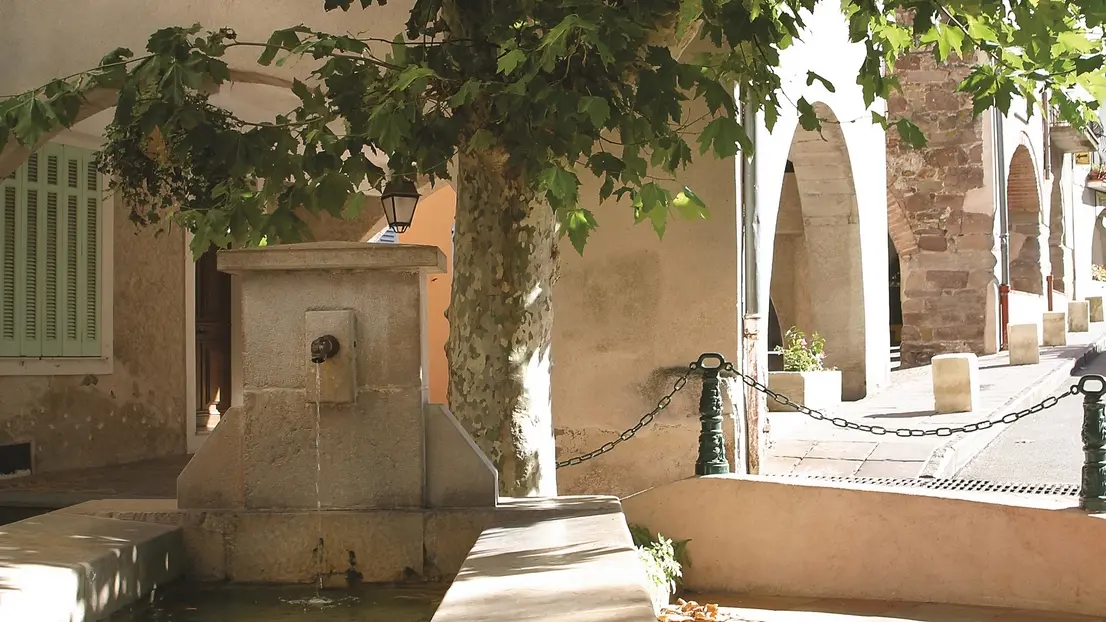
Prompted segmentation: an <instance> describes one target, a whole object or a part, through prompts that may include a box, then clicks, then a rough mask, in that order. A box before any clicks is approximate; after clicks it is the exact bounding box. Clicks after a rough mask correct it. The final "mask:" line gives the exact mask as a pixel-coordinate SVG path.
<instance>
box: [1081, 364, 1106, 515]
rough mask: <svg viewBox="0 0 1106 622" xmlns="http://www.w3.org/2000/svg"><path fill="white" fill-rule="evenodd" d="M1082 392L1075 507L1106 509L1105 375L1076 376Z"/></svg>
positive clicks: (1091, 509) (1101, 510) (1096, 510)
mask: <svg viewBox="0 0 1106 622" xmlns="http://www.w3.org/2000/svg"><path fill="white" fill-rule="evenodd" d="M1079 392H1080V393H1082V394H1083V434H1082V436H1083V479H1082V483H1081V484H1080V486H1079V507H1081V508H1083V509H1084V510H1086V511H1088V512H1106V412H1104V411H1106V409H1104V405H1103V403H1102V395H1103V394H1106V378H1103V377H1102V376H1099V375H1096V374H1091V375H1087V376H1083V377H1082V378H1080V379H1079Z"/></svg>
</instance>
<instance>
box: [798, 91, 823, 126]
mask: <svg viewBox="0 0 1106 622" xmlns="http://www.w3.org/2000/svg"><path fill="white" fill-rule="evenodd" d="M795 109H796V110H798V112H799V125H800V126H801V127H802V128H803V129H804V130H806V131H808V132H815V131H818V130H820V129H822V120H821V119H819V118H818V113H816V112H814V106H812V105H811V103H810V102H808V101H807V100H806V98H805V97H800V98H799V101H798V102H797V103H796V104H795Z"/></svg>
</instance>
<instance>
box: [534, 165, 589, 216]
mask: <svg viewBox="0 0 1106 622" xmlns="http://www.w3.org/2000/svg"><path fill="white" fill-rule="evenodd" d="M539 183H540V185H541V188H542V189H543V190H545V191H546V195H547V196H548V197H549V199H550V202H551V203H553V204H554V206H555V207H559V206H562V205H569V206H575V205H576V203H577V202H578V201H579V196H580V195H579V192H580V178H579V177H577V176H576V173H574V172H572V171H570V170H568V169H566V168H563V167H561V166H558V165H553V166H550V167H548V168H546V169H545V170H543V171H542V172H541V176H540V177H539Z"/></svg>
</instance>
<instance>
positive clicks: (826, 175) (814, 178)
mask: <svg viewBox="0 0 1106 622" xmlns="http://www.w3.org/2000/svg"><path fill="white" fill-rule="evenodd" d="M815 110H816V111H817V113H818V115H819V117H821V118H822V119H826V120H827V122H826V123H825V124H824V126H823V129H822V132H821V133H819V132H809V131H805V130H802V129H797V130H796V132H795V136H794V138H793V139H792V143H791V150H790V154H789V161H788V165H787V168H786V169H785V172H784V178H783V188H782V190H781V193H780V204H779V211H778V216H777V219H776V231H775V240H774V251H773V259H772V281H771V286H770V290H771V295H770V297H771V300H772V302H773V303H774V304H773V306H774V307H775V311H776V314H777V317H778V318H779V325H780V328H781V329H782V330H783V331H784V332H786V331H787V329H789V328H791V327H795V328H798V329H799V330H801V331H803V332H804V333H806V334H808V335H810V334H811V333H815V332H816V333H819V334H820V335H821V336H823V337H824V338H825V339H826V361H825V362H826V365H828V366H832V367H836V368H837V369H840V370H841V375H842V396H843V397H844V398H845V399H859V398H861V397H863V396H864V395H865V393H866V390H867V384H866V376H865V374H866V367H867V364H866V360H865V354H866V335H865V308H864V291H863V277H862V274H861V244H860V218H859V213H858V210H857V200H856V191H855V187H854V182H853V176H852V168H851V164H850V159H849V153H848V148H847V146H846V144H845V139H844V135H843V134H842V133H841V128H840V126H839V125H838V124H837V122H836V117H835V116H834V114H833V112H832V111H831V110H830V109H829V107H828V106H826V105H824V104H817V105H815Z"/></svg>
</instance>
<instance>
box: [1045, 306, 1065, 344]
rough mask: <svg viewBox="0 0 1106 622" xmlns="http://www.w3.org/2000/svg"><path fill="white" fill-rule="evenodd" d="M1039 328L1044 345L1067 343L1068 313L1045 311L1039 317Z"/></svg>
mask: <svg viewBox="0 0 1106 622" xmlns="http://www.w3.org/2000/svg"><path fill="white" fill-rule="evenodd" d="M1041 329H1042V333H1043V335H1042V336H1043V339H1042V342H1043V343H1044V345H1046V346H1066V345H1068V314H1067V313H1066V312H1064V311H1046V312H1045V313H1044V315H1043V316H1042V319H1041Z"/></svg>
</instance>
